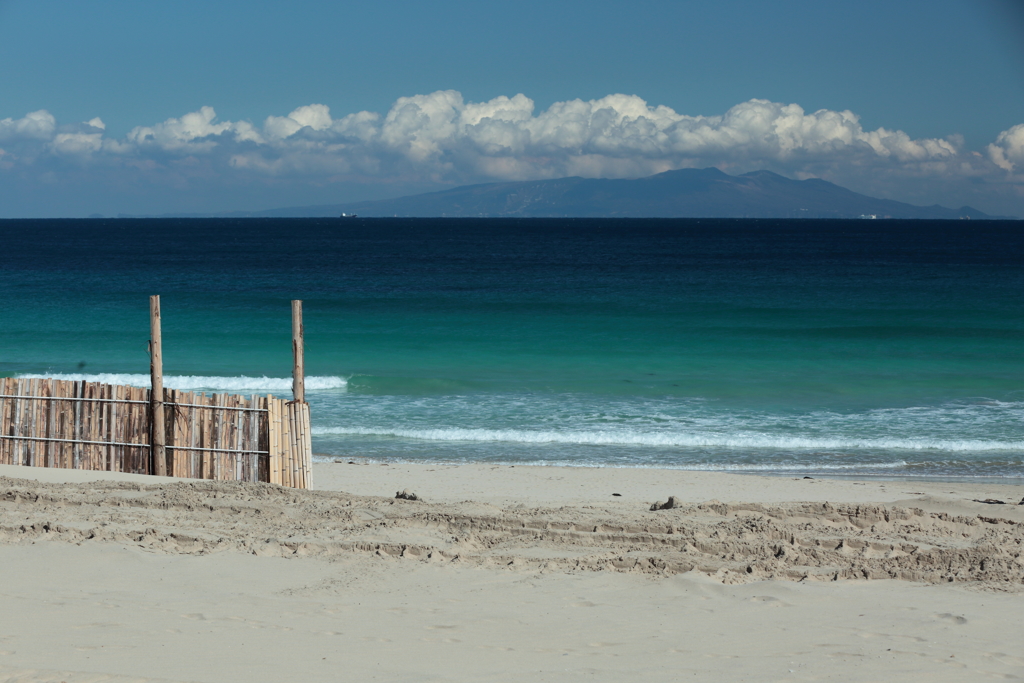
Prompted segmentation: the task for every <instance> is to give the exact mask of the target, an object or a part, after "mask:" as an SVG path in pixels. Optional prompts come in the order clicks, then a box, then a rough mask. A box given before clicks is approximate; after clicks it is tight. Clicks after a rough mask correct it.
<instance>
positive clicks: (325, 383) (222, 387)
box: [18, 373, 348, 394]
mask: <svg viewBox="0 0 1024 683" xmlns="http://www.w3.org/2000/svg"><path fill="white" fill-rule="evenodd" d="M18 377H20V378H25V379H34V378H50V379H60V380H67V381H73V382H101V383H103V384H123V385H128V386H135V387H148V386H149V375H142V374H127V373H97V374H92V375H86V374H75V373H67V374H54V375H35V374H24V375H18ZM346 386H348V382H347V381H346V380H345V379H344V378H343V377H316V376H314V377H307V378H306V391H326V390H330V389H344V388H345V387H346ZM164 387H166V388H168V389H178V390H180V391H211V392H230V393H257V394H273V393H289V392H291V390H292V379H291V377H246V376H244V375H240V376H237V377H206V376H202V375H166V376H165V377H164Z"/></svg>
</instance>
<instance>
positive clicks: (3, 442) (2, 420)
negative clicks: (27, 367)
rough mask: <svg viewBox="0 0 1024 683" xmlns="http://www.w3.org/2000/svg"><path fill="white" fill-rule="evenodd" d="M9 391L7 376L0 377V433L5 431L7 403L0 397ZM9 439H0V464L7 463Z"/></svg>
mask: <svg viewBox="0 0 1024 683" xmlns="http://www.w3.org/2000/svg"><path fill="white" fill-rule="evenodd" d="M9 393H10V392H9V391H8V390H7V378H6V377H0V434H6V433H7V404H6V403H5V401H6V399H4V398H2V397H3V396H6V395H7V394H9ZM8 441H9V439H0V465H6V464H8V463H7V455H6V451H7V448H6V446H7V442H8Z"/></svg>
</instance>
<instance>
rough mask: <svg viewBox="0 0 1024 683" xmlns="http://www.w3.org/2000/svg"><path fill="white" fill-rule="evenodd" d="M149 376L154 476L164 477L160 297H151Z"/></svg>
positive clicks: (165, 467) (165, 460)
mask: <svg viewBox="0 0 1024 683" xmlns="http://www.w3.org/2000/svg"><path fill="white" fill-rule="evenodd" d="M149 376H150V380H151V383H150V384H151V386H150V391H149V403H150V414H151V415H152V420H150V427H151V428H152V430H153V433H152V434H151V435H150V444H152V449H151V451H150V453H151V455H152V457H153V474H156V475H159V476H161V477H164V476H167V450H166V448H165V439H166V436H167V432H166V430H165V428H164V357H163V351H162V349H161V346H160V296H159V295H153V296H151V297H149Z"/></svg>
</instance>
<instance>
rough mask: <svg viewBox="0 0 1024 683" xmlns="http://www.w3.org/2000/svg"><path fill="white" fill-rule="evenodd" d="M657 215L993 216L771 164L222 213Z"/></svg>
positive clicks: (501, 185) (472, 187)
mask: <svg viewBox="0 0 1024 683" xmlns="http://www.w3.org/2000/svg"><path fill="white" fill-rule="evenodd" d="M342 213H344V214H357V215H359V216H400V217H481V216H489V217H580V218H598V217H630V218H642V217H665V218H677V217H685V218H864V217H876V218H921V219H957V218H972V219H994V218H1007V217H1005V216H989V215H987V214H985V213H983V212H981V211H978V210H977V209H973V208H971V207H969V206H964V207H961V208H959V209H949V208H946V207H943V206H938V205H934V206H915V205H913V204H906V203H904V202H898V201H894V200H891V199H878V198H875V197H869V196H867V195H863V194H859V193H857V192H853V191H852V190H848V189H846V188H844V187H840V186H839V185H836V184H834V183H830V182H828V181H825V180H819V179H809V180H793V179H790V178H786V177H784V176H781V175H778V174H777V173H772V172H771V171H753V172H751V173H744V174H742V175H735V176H733V175H728V174H727V173H723V172H722V171H720V170H718V169H716V168H704V169H681V170H676V171H666V172H664V173H659V174H657V175H652V176H648V177H646V178H636V179H594V178H580V177H572V178H559V179H557V180H528V181H520V182H502V183H485V184H481V185H465V186H461V187H456V188H452V189H449V190H442V191H440V192H429V193H426V194H417V195H411V196H407V197H399V198H397V199H382V200H375V201H365V202H355V203H348V204H329V205H323V206H306V207H291V208H283V209H272V210H269V211H258V212H234V213H231V214H221V215H227V216H264V217H286V216H287V217H314V216H339V215H341V214H342Z"/></svg>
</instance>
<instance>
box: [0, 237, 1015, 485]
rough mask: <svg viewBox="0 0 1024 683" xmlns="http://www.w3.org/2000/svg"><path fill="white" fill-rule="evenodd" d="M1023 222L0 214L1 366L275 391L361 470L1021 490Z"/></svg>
mask: <svg viewBox="0 0 1024 683" xmlns="http://www.w3.org/2000/svg"><path fill="white" fill-rule="evenodd" d="M1022 228H1024V223H1022V222H1016V221H1014V222H967V221H964V222H943V221H939V222H928V221H777V220H764V221H753V220H713V221H709V220H632V219H630V220H625V219H624V220H556V219H530V220H512V219H481V220H474V219H419V220H410V219H365V220H364V219H346V220H324V219H285V220H282V219H266V220H263V219H243V220H227V219H192V220H173V219H168V220H127V219H123V220H78V221H74V220H53V221H11V220H8V221H0V374H12V375H13V374H48V375H53V374H63V375H81V376H88V377H89V378H100V377H102V378H103V379H106V380H109V381H116V382H125V383H127V382H133V383H145V382H146V381H147V380H148V378H147V377H146V372H147V369H148V356H147V354H146V340H147V338H148V295H149V294H155V293H159V294H161V296H162V304H163V327H164V346H165V371H166V372H167V373H168V374H170V375H173V376H176V378H175V379H172V380H170V381H169V382H168V383H169V385H171V386H181V387H188V388H205V389H209V390H215V391H232V392H250V391H267V392H272V393H276V394H287V392H288V387H289V386H290V382H289V380H288V379H287V378H288V375H289V372H290V362H291V355H290V320H289V307H288V301H289V300H290V299H292V298H301V299H303V300H304V301H305V315H306V317H305V322H306V335H307V361H306V362H307V371H308V373H309V374H310V375H311V378H310V380H309V386H310V396H309V400H310V402H311V404H312V408H313V422H314V431H315V438H314V450H315V451H317V452H318V453H323V454H328V455H345V456H364V457H371V458H405V459H444V460H473V461H485V460H488V461H502V462H509V461H515V462H523V461H527V462H545V463H557V464H608V465H630V466H661V467H666V466H667V467H685V468H700V469H732V470H750V471H771V472H791V471H799V472H811V473H813V472H817V473H825V474H827V473H834V474H842V473H846V474H856V475H858V476H870V475H876V476H879V475H885V476H944V477H950V476H953V477H993V476H1011V477H1024V229H1022Z"/></svg>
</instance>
